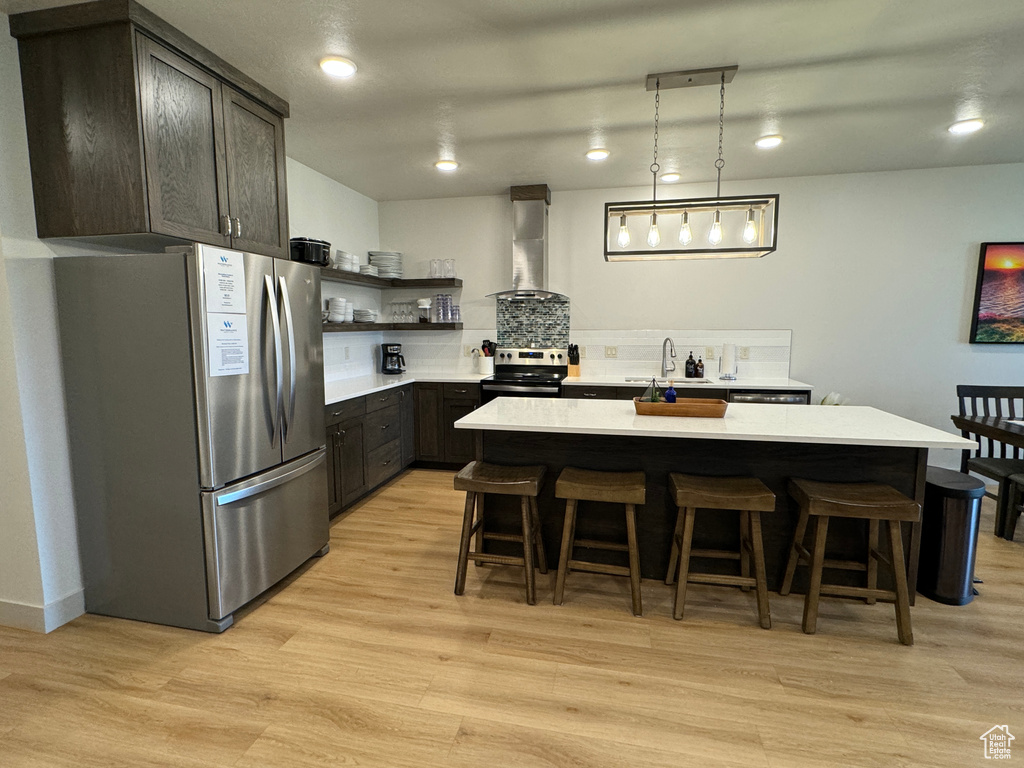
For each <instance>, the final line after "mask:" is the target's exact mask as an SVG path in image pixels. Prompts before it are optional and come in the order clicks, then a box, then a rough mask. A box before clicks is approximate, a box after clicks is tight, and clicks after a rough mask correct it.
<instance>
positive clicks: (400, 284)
mask: <svg viewBox="0 0 1024 768" xmlns="http://www.w3.org/2000/svg"><path fill="white" fill-rule="evenodd" d="M320 279H321V280H327V281H329V282H332V283H346V284H348V285H364V286H366V287H368V288H461V287H462V279H461V278H458V277H423V278H414V279H408V280H407V279H405V278H391V277H374V276H373V275H361V274H359V273H358V272H346V271H344V270H341V269H329V268H327V267H321V268H320Z"/></svg>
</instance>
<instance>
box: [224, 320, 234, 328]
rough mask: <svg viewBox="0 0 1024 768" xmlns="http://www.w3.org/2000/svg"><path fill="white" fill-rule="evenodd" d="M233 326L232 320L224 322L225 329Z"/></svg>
mask: <svg viewBox="0 0 1024 768" xmlns="http://www.w3.org/2000/svg"><path fill="white" fill-rule="evenodd" d="M231 325H232V323H231V321H230V320H225V321H224V327H225V328H230V327H231Z"/></svg>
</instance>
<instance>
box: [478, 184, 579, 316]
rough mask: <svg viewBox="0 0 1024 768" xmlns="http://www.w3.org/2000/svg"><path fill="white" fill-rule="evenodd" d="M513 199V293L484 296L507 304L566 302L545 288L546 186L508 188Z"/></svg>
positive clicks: (546, 258)
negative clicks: (546, 301) (550, 300)
mask: <svg viewBox="0 0 1024 768" xmlns="http://www.w3.org/2000/svg"><path fill="white" fill-rule="evenodd" d="M509 196H510V197H511V199H512V290H510V291H499V292H498V293H489V294H487V297H488V298H491V297H493V298H495V299H504V300H506V301H525V300H528V299H533V300H540V301H544V300H547V299H568V296H563V295H562V294H560V293H555V292H554V291H549V290H548V289H547V288H548V206H549V205H550V204H551V190H550V189H548V185H547V184H529V185H526V186H521V187H511V188H509Z"/></svg>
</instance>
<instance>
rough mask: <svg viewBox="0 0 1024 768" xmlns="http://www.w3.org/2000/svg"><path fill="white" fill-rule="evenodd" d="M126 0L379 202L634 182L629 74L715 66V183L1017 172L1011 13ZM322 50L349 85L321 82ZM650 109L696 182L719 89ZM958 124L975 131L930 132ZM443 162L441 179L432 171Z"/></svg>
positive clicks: (1021, 107) (572, 0)
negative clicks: (254, 83)
mask: <svg viewBox="0 0 1024 768" xmlns="http://www.w3.org/2000/svg"><path fill="white" fill-rule="evenodd" d="M56 4H61V3H55V2H45V1H43V2H35V1H34V0H0V7H2V8H5V9H6V10H7V11H8V12H16V11H19V10H25V9H28V8H33V7H42V6H46V5H56ZM143 4H144V5H146V6H147V7H148V8H149V9H150V10H152V11H154V12H155V13H157V14H158V15H159V16H161V17H163V18H164V19H166V20H167V21H169V22H171V23H172V24H174V25H175V26H177V27H178V28H180V29H181V30H182V31H184V32H185V33H186V34H188V35H190V36H191V37H193V38H195V39H196V40H198V41H199V42H200V43H202V44H203V45H205V46H207V47H208V48H210V49H211V50H212V51H214V52H215V53H217V54H218V55H219V56H221V57H222V58H224V59H226V60H227V61H229V62H231V63H232V64H234V65H235V66H237V67H239V68H240V69H242V70H244V71H245V72H246V73H248V74H250V75H251V76H253V77H254V78H256V79H257V80H259V81H260V82H262V83H263V84H265V85H266V86H267V87H269V88H270V89H271V90H273V91H274V92H276V93H277V94H279V95H280V96H282V97H284V98H285V99H287V100H288V101H289V102H290V103H291V113H292V117H291V119H290V120H289V121H288V123H287V145H288V154H289V155H290V156H292V157H294V158H295V159H297V160H298V161H300V162H302V163H305V164H306V165H309V166H311V167H313V168H315V169H317V170H319V171H321V172H322V173H324V174H326V175H328V176H330V177H332V178H334V179H337V180H338V181H340V182H342V183H343V184H346V185H348V186H349V187H352V188H354V189H356V190H358V191H359V192H362V193H364V194H366V195H369V196H370V197H372V198H374V199H377V200H396V199H411V198H424V197H451V196H462V195H481V194H498V193H501V192H504V191H505V190H507V188H508V187H509V186H510V185H513V184H527V183H536V182H546V183H547V184H549V185H550V186H551V187H552V189H555V190H559V189H584V188H596V187H619V186H632V185H643V184H647V183H649V182H650V173H649V172H648V171H647V168H648V166H649V165H650V162H651V149H652V146H651V145H652V131H653V117H654V116H653V111H654V100H653V94H649V93H648V92H647V91H646V90H645V89H644V79H645V76H646V75H647V74H648V73H649V72H664V71H671V70H678V69H696V68H702V67H714V66H721V65H729V64H737V65H739V72H738V73H737V75H736V79H735V80H734V81H733V83H732V84H731V85H730V86H728V88H727V92H726V125H725V159H726V167H725V171H724V174H723V178H724V179H727V180H728V179H739V178H743V179H753V178H766V177H773V176H799V175H814V174H826V173H844V172H855V171H874V170H885V169H906V168H930V167H939V166H950V165H977V164H986V163H1004V162H1022V161H1024V141H1022V135H1021V130H1020V126H1021V125H1024V2H1022V0H974V1H973V2H964V0H630V1H629V2H624V1H623V0H543V2H539V1H538V2H524V1H523V0H287V2H282V1H281V0H143ZM332 53H333V54H339V55H344V56H348V57H350V58H352V59H354V60H355V61H356V62H357V63H358V65H359V72H358V74H357V75H356V76H355V77H354V78H353V79H351V80H348V81H333V80H330V79H328V78H327V77H326V76H324V75H323V74H322V73H321V72H320V70H319V68H318V67H317V62H318V61H319V59H320V58H321V57H322V56H323V55H326V54H332ZM661 111H662V115H661V142H660V147H661V149H660V159H661V163H662V166H663V168H664V169H665V170H677V171H679V172H680V173H681V174H682V177H683V178H682V180H683V181H684V182H689V181H706V180H710V179H712V178H713V177H714V167H713V162H714V159H715V156H716V153H717V147H716V144H717V139H718V129H717V118H718V93H717V89H716V88H713V87H710V88H708V87H705V88H699V89H679V90H672V91H666V92H664V93H663V94H662V100H661ZM974 116H982V117H984V118H985V119H986V121H987V125H986V127H985V129H984V130H983V131H981V132H980V133H977V134H974V135H972V136H966V137H953V136H951V135H950V134H948V133H947V131H946V127H947V126H948V125H949V123H951V122H953V121H954V120H955V119H958V118H962V117H974ZM776 132H777V133H781V134H783V135H784V136H785V139H786V140H785V143H784V144H783V145H782V146H781V147H779V148H778V149H776V150H773V151H771V152H764V151H760V150H757V149H755V148H754V146H753V141H754V139H755V138H757V137H758V136H759V135H762V134H766V133H776ZM596 145H603V146H606V147H607V148H608V149H610V150H611V152H612V156H611V157H610V158H609V159H608V160H607V161H605V162H604V163H593V162H590V161H588V160H586V159H585V158H584V156H583V155H584V152H585V151H586V150H587V149H588V148H590V147H591V146H596ZM446 152H450V153H451V154H452V155H453V156H454V157H455V158H456V159H457V160H458V161H459V162H460V163H461V167H460V168H459V170H458V171H457V172H455V173H453V174H441V173H440V172H438V171H437V170H435V169H434V167H433V163H434V161H435V160H436V159H437V158H438V157H439V156H440V155H441V154H443V153H446Z"/></svg>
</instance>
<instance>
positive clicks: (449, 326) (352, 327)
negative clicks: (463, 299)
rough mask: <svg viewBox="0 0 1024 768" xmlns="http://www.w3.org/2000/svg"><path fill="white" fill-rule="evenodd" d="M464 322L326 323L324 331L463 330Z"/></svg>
mask: <svg viewBox="0 0 1024 768" xmlns="http://www.w3.org/2000/svg"><path fill="white" fill-rule="evenodd" d="M461 330H462V323H324V333H360V332H365V331H461Z"/></svg>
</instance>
